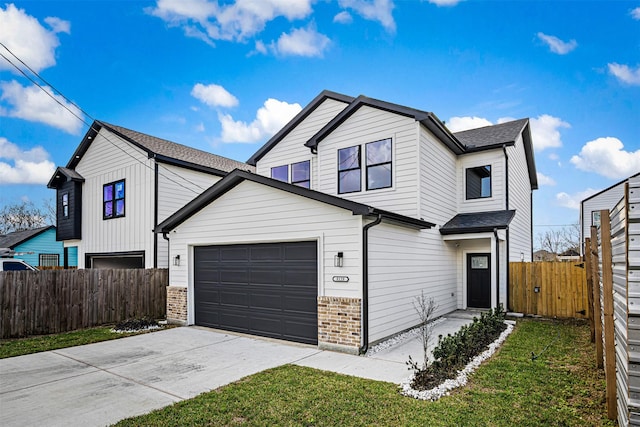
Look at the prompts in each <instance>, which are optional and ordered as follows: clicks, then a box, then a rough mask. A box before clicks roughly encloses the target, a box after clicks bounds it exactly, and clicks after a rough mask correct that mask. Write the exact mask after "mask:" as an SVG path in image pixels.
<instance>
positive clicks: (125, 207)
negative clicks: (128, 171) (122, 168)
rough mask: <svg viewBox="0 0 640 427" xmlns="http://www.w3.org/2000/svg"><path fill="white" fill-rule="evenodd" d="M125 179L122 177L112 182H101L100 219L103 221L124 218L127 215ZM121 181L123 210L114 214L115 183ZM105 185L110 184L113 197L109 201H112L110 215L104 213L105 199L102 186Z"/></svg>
mask: <svg viewBox="0 0 640 427" xmlns="http://www.w3.org/2000/svg"><path fill="white" fill-rule="evenodd" d="M126 181H127V180H126V179H125V178H122V179H118V180H115V181H112V182H107V183H106V184H102V194H101V195H100V196H101V198H102V219H103V220H104V221H106V220H111V219H117V218H124V217H126V216H127V182H126ZM119 182H122V183H123V185H124V197H123V198H122V200H123V201H124V212H123V214H122V215H116V200H118V199H116V184H117V183H119ZM107 186H111V187H112V188H113V194H112V196H111V197H113V199H112V200H111V203H113V208H112V209H113V211H112V213H113V215H111V216H106V215H105V209H104V204H105V200H104V188H105V187H107Z"/></svg>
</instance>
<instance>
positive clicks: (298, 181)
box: [290, 160, 311, 189]
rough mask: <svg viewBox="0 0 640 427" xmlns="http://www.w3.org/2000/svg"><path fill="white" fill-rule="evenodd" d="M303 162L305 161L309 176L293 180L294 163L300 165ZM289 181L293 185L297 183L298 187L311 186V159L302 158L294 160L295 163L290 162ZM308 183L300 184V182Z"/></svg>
mask: <svg viewBox="0 0 640 427" xmlns="http://www.w3.org/2000/svg"><path fill="white" fill-rule="evenodd" d="M303 163H307V165H308V166H307V171H308V172H309V176H308V177H307V179H301V180H297V181H296V180H294V179H293V167H294V166H295V165H301V164H303ZM290 169H291V183H292V184H293V185H297V186H299V187H304V188H309V189H310V188H311V160H303V161H301V162H296V163H291V168H290ZM305 183H306V184H308V185H306V186H305V185H302V184H305Z"/></svg>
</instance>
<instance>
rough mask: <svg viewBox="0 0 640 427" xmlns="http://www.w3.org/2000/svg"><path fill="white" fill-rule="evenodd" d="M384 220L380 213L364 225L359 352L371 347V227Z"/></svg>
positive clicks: (361, 352) (364, 351)
mask: <svg viewBox="0 0 640 427" xmlns="http://www.w3.org/2000/svg"><path fill="white" fill-rule="evenodd" d="M381 222H382V215H380V214H378V216H377V218H376V219H375V221H373V222H370V223H368V224H365V225H364V227H362V316H361V317H360V318H361V319H362V345H361V346H360V348H359V349H358V353H359V354H364V353H366V352H367V350H368V349H369V229H370V228H372V227H375V226H376V225H378V224H380V223H381Z"/></svg>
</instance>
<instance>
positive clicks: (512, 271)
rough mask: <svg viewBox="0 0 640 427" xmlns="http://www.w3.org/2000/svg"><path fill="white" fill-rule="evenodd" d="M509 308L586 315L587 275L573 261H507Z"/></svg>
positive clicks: (548, 314) (555, 314)
mask: <svg viewBox="0 0 640 427" xmlns="http://www.w3.org/2000/svg"><path fill="white" fill-rule="evenodd" d="M509 308H510V310H512V311H515V312H518V313H524V314H534V315H540V316H544V317H558V318H578V319H587V318H589V315H590V309H589V295H588V292H587V276H586V272H585V268H584V265H583V264H579V263H573V262H512V263H509Z"/></svg>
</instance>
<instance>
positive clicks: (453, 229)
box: [440, 210, 516, 235]
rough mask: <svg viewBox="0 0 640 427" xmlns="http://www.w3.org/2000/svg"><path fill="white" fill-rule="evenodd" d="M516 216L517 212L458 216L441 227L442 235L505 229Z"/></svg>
mask: <svg viewBox="0 0 640 427" xmlns="http://www.w3.org/2000/svg"><path fill="white" fill-rule="evenodd" d="M515 214H516V211H515V210H503V211H490V212H475V213H464V214H458V215H456V216H454V217H453V218H451V219H450V220H449V221H448V222H447V223H446V224H445V225H443V226H442V227H440V234H443V235H447V234H467V233H484V232H488V231H493V230H495V229H496V228H497V229H505V228H507V227H508V226H509V223H510V222H511V220H512V219H513V216H514V215H515Z"/></svg>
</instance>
